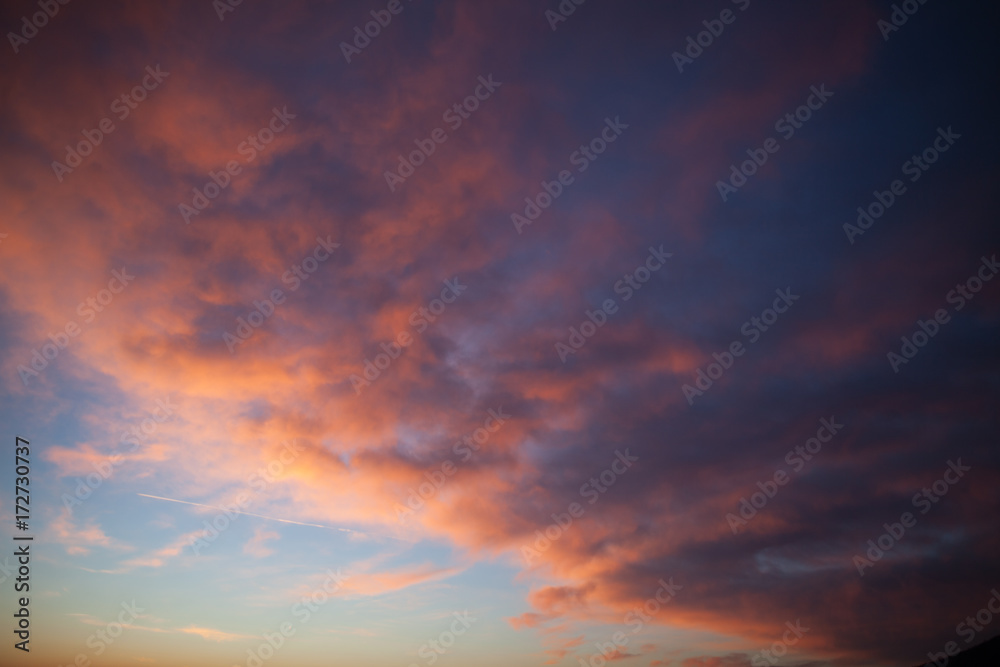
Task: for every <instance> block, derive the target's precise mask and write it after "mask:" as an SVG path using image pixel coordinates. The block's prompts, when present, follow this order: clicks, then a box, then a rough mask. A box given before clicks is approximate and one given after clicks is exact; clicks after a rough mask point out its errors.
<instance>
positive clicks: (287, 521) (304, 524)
mask: <svg viewBox="0 0 1000 667" xmlns="http://www.w3.org/2000/svg"><path fill="white" fill-rule="evenodd" d="M136 495H137V496H142V497H143V498H155V499H156V500H167V501H169V502H172V503H184V504H185V505H194V506H195V507H207V508H209V509H213V510H220V511H222V512H232V513H234V514H246V515H247V516H255V517H257V518H259V519H267V520H269V521H280V522H282V523H293V524H295V525H297V526H314V527H316V528H326V529H327V530H340V531H343V532H345V533H355V532H357V531H355V530H350V529H348V528H333V527H332V526H321V525H320V524H318V523H303V522H301V521H291V520H289V519H278V518H277V517H273V516H264V515H263V514H254V513H253V512H242V511H240V510H235V509H226V508H225V507H215V506H214V505H203V504H201V503H192V502H189V501H187V500H177V499H176V498H164V497H163V496H151V495H149V494H148V493H137V494H136ZM362 534H363V533H362Z"/></svg>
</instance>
